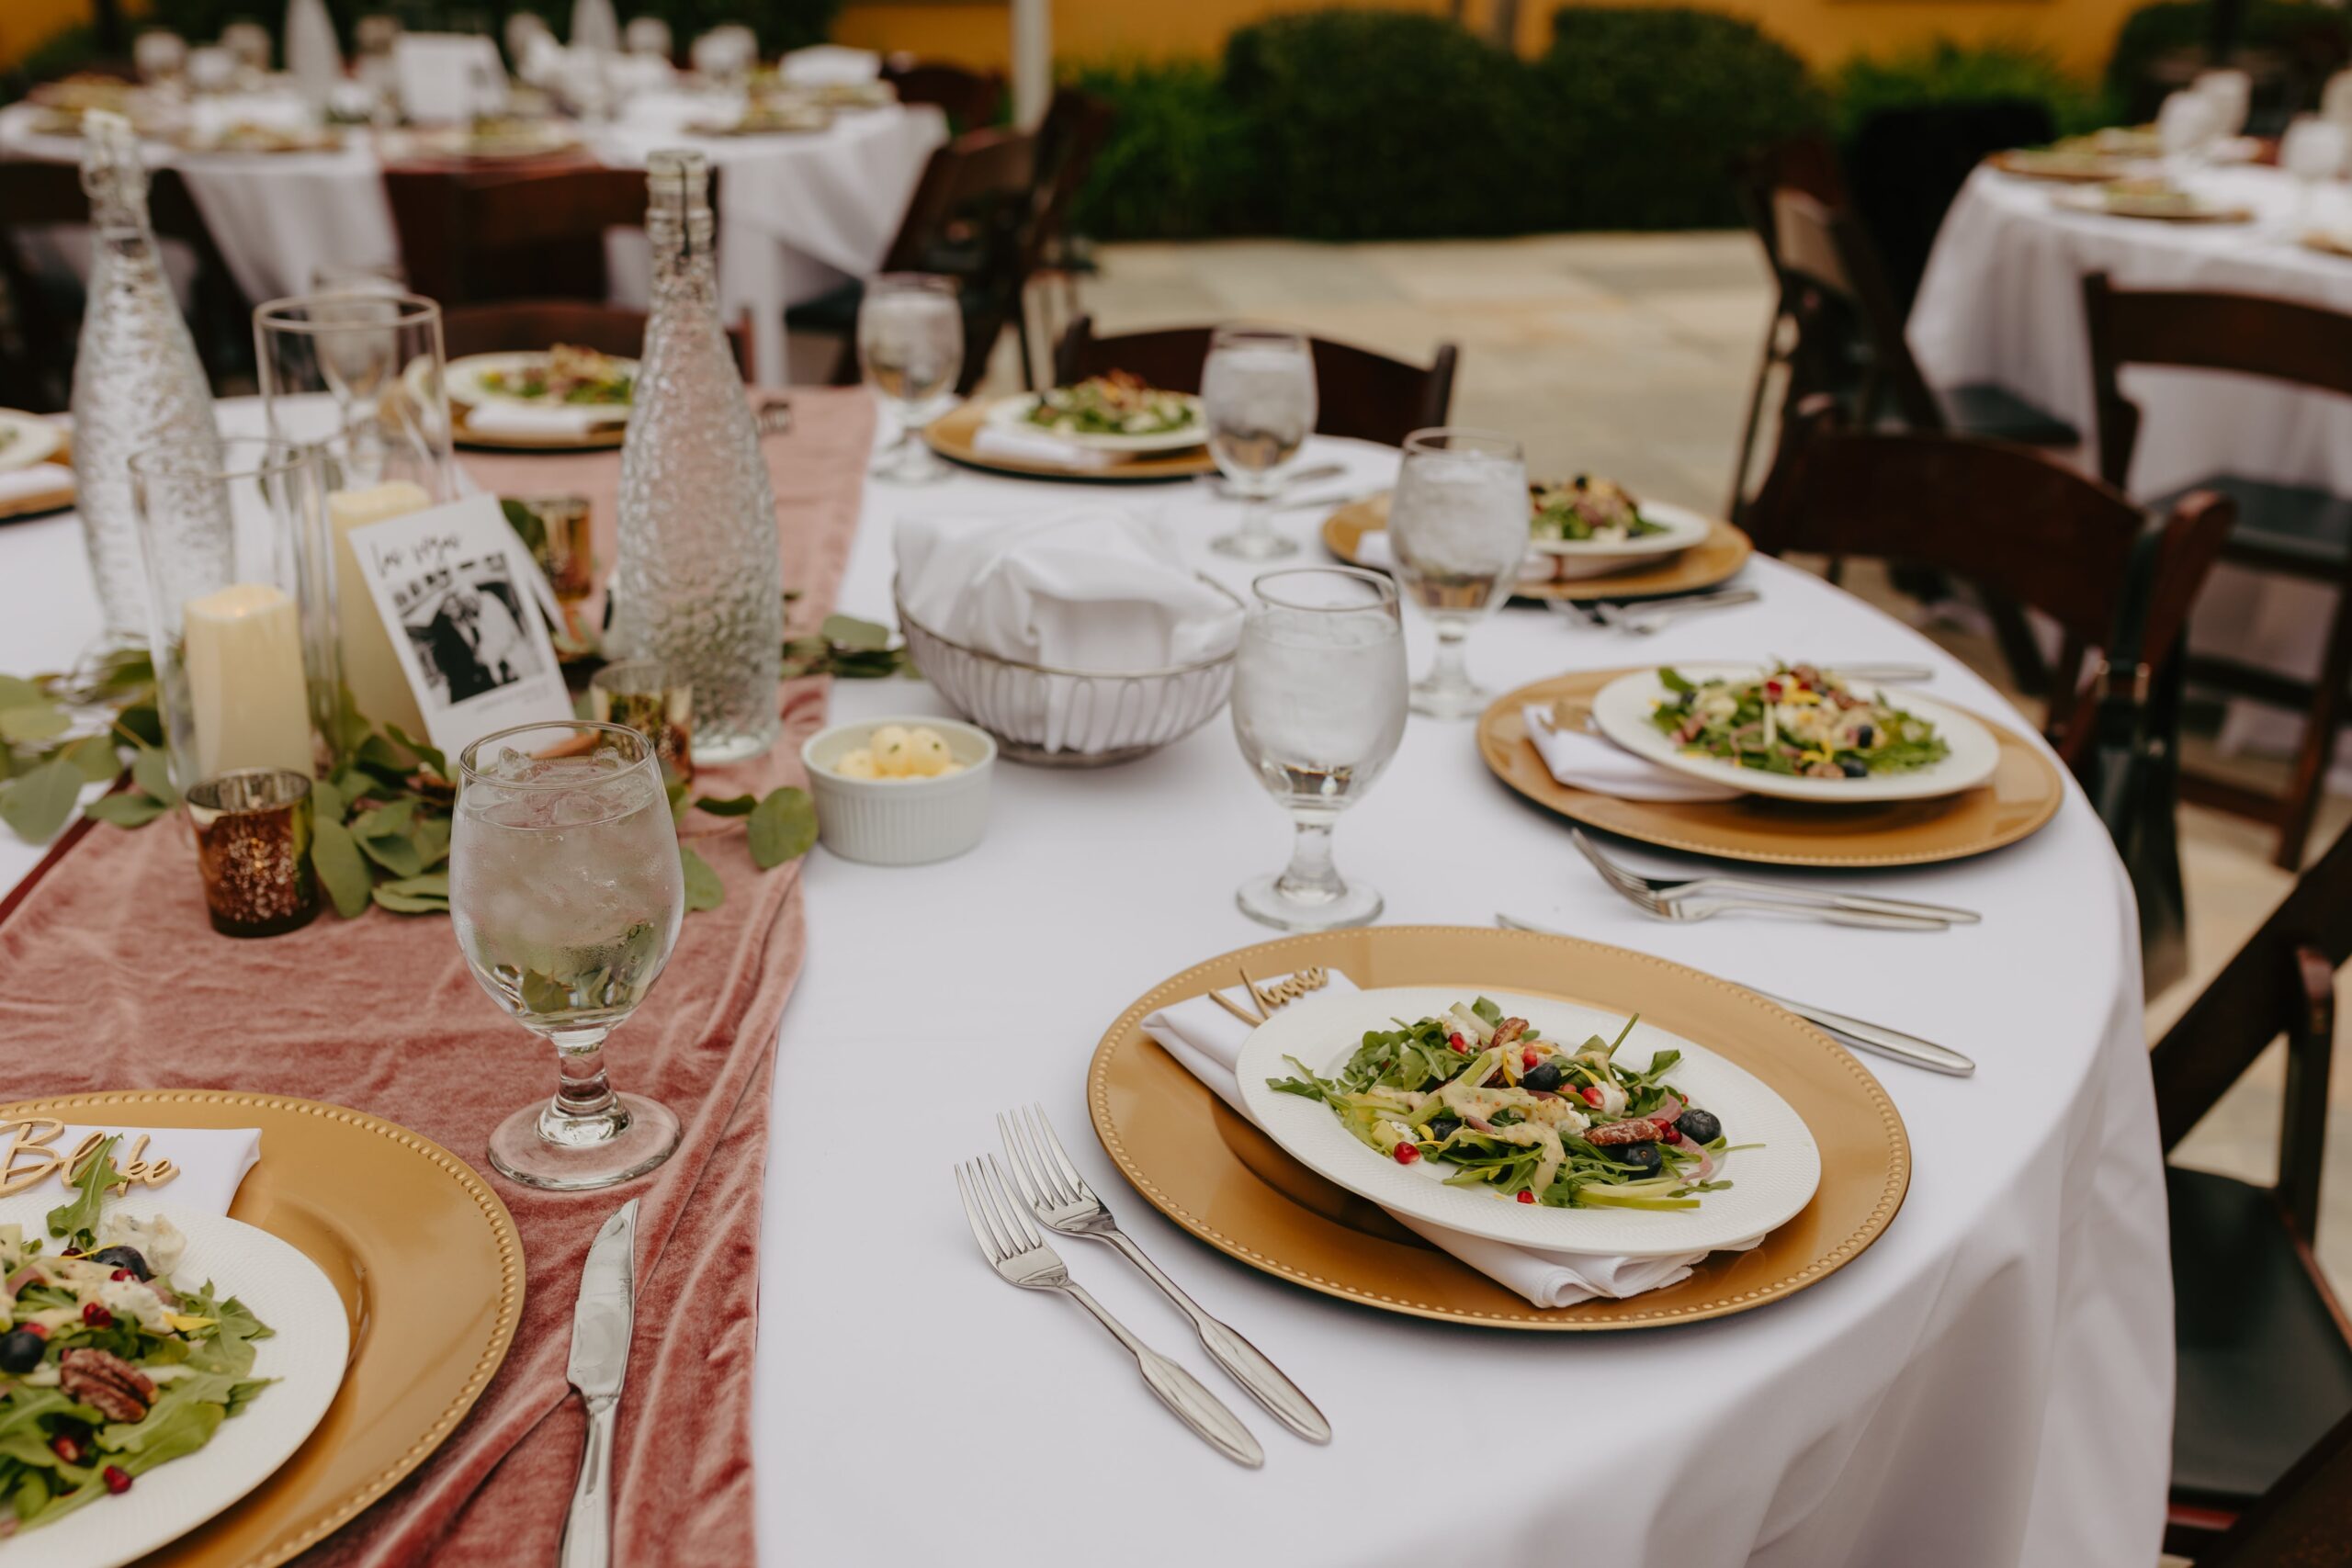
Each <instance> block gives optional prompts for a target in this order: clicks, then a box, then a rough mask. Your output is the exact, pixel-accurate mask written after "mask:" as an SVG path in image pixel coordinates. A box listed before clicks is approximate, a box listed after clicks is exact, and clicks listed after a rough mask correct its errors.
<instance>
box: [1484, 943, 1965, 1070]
mask: <svg viewBox="0 0 2352 1568" xmlns="http://www.w3.org/2000/svg"><path fill="white" fill-rule="evenodd" d="M1495 924H1497V925H1498V926H1501V927H1503V928H1504V929H1505V930H1508V931H1533V932H1535V933H1537V934H1538V935H1540V936H1566V935H1567V934H1568V933H1567V932H1566V931H1558V930H1555V929H1554V928H1553V927H1551V926H1546V925H1539V924H1537V923H1536V922H1535V921H1533V920H1525V919H1520V918H1519V917H1518V916H1516V915H1504V914H1498V915H1496V916H1495ZM1724 978H1726V979H1729V978H1730V976H1724ZM1731 983H1732V984H1733V985H1735V986H1736V985H1738V984H1739V982H1738V981H1737V980H1732V982H1731ZM1746 989H1747V990H1749V991H1752V992H1754V993H1755V994H1756V995H1757V996H1759V997H1761V998H1764V999H1765V1000H1766V1001H1768V1002H1770V1003H1771V1004H1772V1005H1773V1006H1774V1007H1776V1008H1783V1009H1786V1010H1788V1011H1790V1012H1792V1013H1794V1014H1796V1015H1797V1016H1798V1017H1799V1018H1801V1019H1803V1020H1804V1021H1806V1022H1807V1023H1810V1024H1812V1025H1813V1026H1814V1027H1815V1029H1818V1030H1820V1031H1821V1032H1823V1033H1824V1034H1826V1035H1828V1036H1829V1038H1830V1039H1832V1040H1835V1041H1836V1042H1838V1044H1840V1045H1843V1046H1845V1047H1846V1048H1847V1049H1848V1050H1849V1051H1869V1052H1872V1053H1874V1054H1876V1055H1881V1056H1889V1057H1892V1058H1894V1060H1895V1061H1898V1062H1904V1063H1907V1064H1908V1065H1910V1066H1915V1067H1924V1068H1926V1069H1927V1070H1928V1071H1929V1072H1931V1073H1944V1074H1947V1075H1949V1076H1951V1077H1956V1078H1964V1077H1969V1076H1970V1075H1971V1074H1973V1073H1974V1072H1975V1071H1976V1064H1975V1063H1974V1062H1973V1061H1971V1060H1970V1059H1969V1058H1968V1057H1966V1056H1963V1055H1961V1054H1960V1053H1959V1052H1957V1051H1955V1050H1953V1049H1951V1047H1950V1046H1948V1045H1939V1044H1937V1043H1935V1042H1934V1041H1932V1040H1922V1039H1920V1038H1919V1037H1918V1036H1917V1035H1916V1034H1905V1032H1903V1031H1901V1030H1899V1029H1889V1028H1887V1027H1886V1025H1884V1024H1883V1023H1869V1022H1865V1021H1863V1020H1861V1019H1859V1018H1849V1017H1848V1016H1846V1015H1845V1014H1844V1013H1842V1012H1832V1011H1830V1010H1828V1009H1827V1008H1820V1007H1815V1006H1814V1005H1813V1004H1812V1003H1811V1002H1800V1001H1792V1000H1791V999H1790V998H1787V997H1782V996H1775V995H1774V994H1773V993H1772V992H1770V991H1758V990H1757V989H1756V987H1753V986H1749V987H1746Z"/></svg>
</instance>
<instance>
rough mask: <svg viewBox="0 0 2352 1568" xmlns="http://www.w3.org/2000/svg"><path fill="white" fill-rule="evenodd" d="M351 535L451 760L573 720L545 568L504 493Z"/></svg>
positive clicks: (420, 702)
mask: <svg viewBox="0 0 2352 1568" xmlns="http://www.w3.org/2000/svg"><path fill="white" fill-rule="evenodd" d="M349 537H350V539H351V543H352V547H353V549H354V551H355V553H356V558H357V561H358V566H359V573H360V575H361V576H362V577H363V578H365V579H366V580H367V582H368V592H369V593H370V594H371V595H372V596H373V597H374V599H375V602H376V610H377V613H378V614H379V615H381V616H382V617H383V622H384V628H385V630H386V631H388V632H389V633H390V634H391V642H392V649H393V651H394V652H395V653H396V654H397V655H398V656H399V658H400V661H401V671H402V672H403V673H405V674H406V675H407V676H408V682H409V687H410V689H411V690H412V691H413V692H414V693H415V694H416V702H417V706H418V707H419V708H421V709H422V710H423V711H424V728H425V734H426V738H427V739H430V740H431V741H432V742H433V744H434V745H435V746H436V747H438V748H439V749H440V750H441V751H442V753H443V754H444V755H446V756H447V758H448V759H449V764H450V766H451V767H455V766H456V765H457V761H458V752H459V751H461V750H464V749H465V748H466V747H468V746H469V745H471V744H473V742H475V741H477V740H479V739H481V738H482V737H483V736H485V735H489V734H492V733H494V732H495V731H498V730H501V729H505V728H510V727H512V726H514V725H518V724H538V723H561V722H564V721H566V720H568V719H570V718H571V695H570V694H569V693H567V692H566V691H565V689H564V684H563V672H562V671H561V670H560V668H559V667H558V666H557V664H556V658H555V645H554V644H553V643H552V642H551V641H550V640H549V639H548V626H547V620H546V617H545V616H544V615H542V614H541V613H540V608H539V603H538V595H537V592H536V591H535V584H534V579H536V578H537V576H538V568H537V564H536V563H535V562H533V561H532V559H531V558H530V554H529V552H528V551H527V550H526V548H525V547H524V545H523V541H522V540H521V539H519V538H517V537H516V536H515V530H514V528H513V527H512V526H510V525H508V523H507V521H506V517H505V514H504V513H502V512H501V511H500V510H499V505H498V499H497V497H495V496H491V495H472V496H468V497H467V498H466V499H465V500H463V501H454V502H450V503H449V504H447V506H435V507H430V508H428V509H426V510H424V511H423V512H411V513H405V514H404V515H402V516H399V517H393V518H389V519H387V520H386V521H384V522H381V523H370V524H368V525H366V526H365V527H359V528H354V529H353V530H352V531H351V533H350V535H349ZM371 717H373V715H371Z"/></svg>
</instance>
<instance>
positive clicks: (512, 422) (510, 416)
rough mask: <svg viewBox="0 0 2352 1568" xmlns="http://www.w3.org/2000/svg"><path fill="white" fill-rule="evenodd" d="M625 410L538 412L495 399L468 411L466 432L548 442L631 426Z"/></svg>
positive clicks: (472, 407) (537, 410)
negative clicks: (607, 428)
mask: <svg viewBox="0 0 2352 1568" xmlns="http://www.w3.org/2000/svg"><path fill="white" fill-rule="evenodd" d="M627 423H628V410H627V409H625V408H601V409H596V408H577V407H574V408H538V407H536V406H534V405H532V404H530V403H510V402H502V401H499V400H496V399H492V400H489V401H486V402H480V403H475V404H473V405H472V406H470V407H469V408H468V409H467V410H466V428H467V430H469V431H470V432H471V433H473V434H476V435H498V436H504V437H507V438H509V439H515V438H520V439H523V440H548V439H561V438H564V437H567V436H574V437H576V436H582V435H586V434H589V433H590V432H591V431H594V430H600V429H603V428H604V427H605V426H607V425H615V424H627Z"/></svg>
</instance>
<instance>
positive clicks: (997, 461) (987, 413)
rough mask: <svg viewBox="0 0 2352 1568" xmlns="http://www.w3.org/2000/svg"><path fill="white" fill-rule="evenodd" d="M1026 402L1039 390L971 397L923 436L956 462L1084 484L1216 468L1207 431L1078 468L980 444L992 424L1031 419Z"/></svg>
mask: <svg viewBox="0 0 2352 1568" xmlns="http://www.w3.org/2000/svg"><path fill="white" fill-rule="evenodd" d="M1007 405H1012V407H1013V408H1014V409H1015V412H1014V413H1013V414H1012V417H1011V421H1010V422H1008V421H1007V420H1006V419H1005V418H1003V417H1001V416H1000V414H999V412H998V411H999V410H1000V409H1001V408H1003V407H1005V406H1007ZM1024 407H1025V408H1029V409H1034V408H1035V394H1033V393H1023V394H1020V395H1017V396H1014V397H1011V398H994V399H978V400H973V401H970V402H967V403H965V404H964V405H963V406H962V407H961V408H958V409H956V410H954V411H952V412H948V413H944V414H942V415H941V416H940V417H939V418H937V419H935V420H933V421H932V422H931V423H929V424H927V425H925V426H923V432H922V438H923V442H924V444H925V445H926V446H929V447H930V448H931V449H932V450H933V452H936V453H938V454H939V456H941V457H944V458H946V459H947V460H948V461H949V462H951V463H956V464H960V465H961V466H963V467H965V468H979V469H983V470H985V471H987V472H989V473H998V474H1010V475H1012V476H1014V477H1015V478H1019V479H1067V480H1075V481H1077V482H1079V483H1082V484H1154V483H1159V482H1162V481H1165V480H1170V479H1200V478H1203V477H1204V476H1206V475H1210V474H1214V473H1216V471H1217V468H1216V459H1215V458H1213V457H1210V456H1209V454H1208V449H1207V447H1206V446H1204V444H1203V443H1204V440H1205V436H1204V435H1203V434H1193V435H1191V436H1188V437H1186V439H1185V440H1184V442H1183V443H1182V445H1181V446H1172V447H1170V448H1167V449H1163V450H1158V451H1124V452H1113V453H1111V454H1110V457H1111V461H1109V462H1107V463H1105V464H1103V465H1102V466H1101V467H1099V468H1096V467H1087V468H1074V467H1071V466H1069V465H1068V464H1064V463H1057V462H1054V461H1052V460H1050V459H1049V458H1046V457H1028V456H1025V455H1015V454H1012V453H1007V452H993V451H988V450H985V449H983V448H982V447H981V446H979V436H980V432H981V431H982V429H984V428H986V427H988V426H989V425H995V426H997V427H998V428H1012V427H1016V426H1017V425H1019V424H1022V423H1027V421H1026V415H1025V414H1024V413H1023V412H1019V411H1020V410H1021V409H1023V408H1024ZM1033 428H1035V427H1034V426H1033ZM1039 434H1044V435H1047V436H1050V437H1052V438H1053V439H1056V440H1067V439H1068V437H1065V436H1062V435H1061V434H1059V433H1058V432H1053V431H1046V430H1042V429H1040V430H1039ZM1073 444H1074V445H1076V443H1073Z"/></svg>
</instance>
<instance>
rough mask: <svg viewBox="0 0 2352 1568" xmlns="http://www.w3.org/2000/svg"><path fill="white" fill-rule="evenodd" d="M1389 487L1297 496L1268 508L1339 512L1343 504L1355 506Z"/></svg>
mask: <svg viewBox="0 0 2352 1568" xmlns="http://www.w3.org/2000/svg"><path fill="white" fill-rule="evenodd" d="M1387 488H1388V487H1387V486H1385V485H1383V486H1381V487H1379V489H1376V490H1358V491H1340V493H1339V494H1337V495H1302V496H1296V497H1294V498H1293V499H1291V500H1289V501H1278V502H1274V504H1273V505H1272V506H1270V507H1268V508H1267V509H1266V510H1267V511H1269V512H1337V511H1338V510H1339V509H1340V507H1342V506H1353V505H1354V504H1355V503H1356V502H1360V501H1370V500H1371V499H1372V498H1373V497H1374V496H1375V495H1380V494H1382V493H1384V492H1385V491H1386V490H1387Z"/></svg>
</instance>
